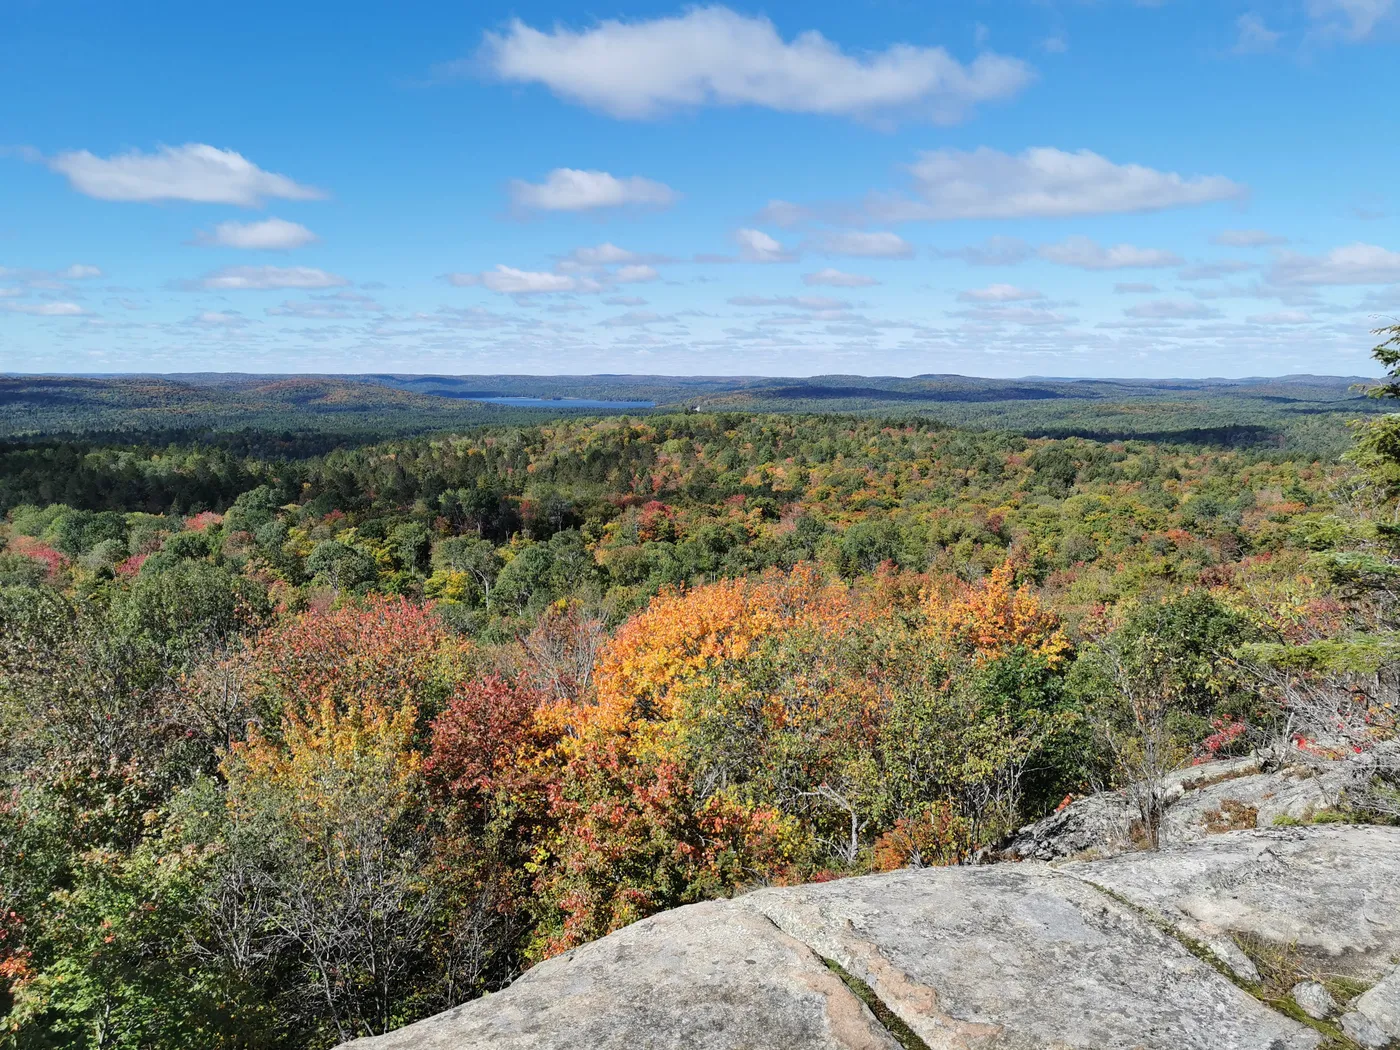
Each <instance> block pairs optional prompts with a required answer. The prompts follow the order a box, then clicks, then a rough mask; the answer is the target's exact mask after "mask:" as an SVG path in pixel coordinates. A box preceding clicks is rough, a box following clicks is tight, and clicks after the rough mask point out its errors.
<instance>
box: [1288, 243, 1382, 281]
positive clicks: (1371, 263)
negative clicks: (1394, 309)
mask: <svg viewBox="0 0 1400 1050" xmlns="http://www.w3.org/2000/svg"><path fill="white" fill-rule="evenodd" d="M1269 281H1270V283H1272V284H1281V285H1319V284H1390V283H1392V282H1395V281H1400V252H1392V251H1389V250H1388V249H1385V248H1381V247H1378V246H1377V245H1374V244H1348V245H1346V246H1344V247H1341V248H1333V249H1332V250H1331V251H1330V252H1327V253H1326V254H1325V255H1320V256H1311V255H1300V254H1298V253H1296V252H1285V253H1284V254H1283V255H1281V256H1280V257H1279V259H1278V261H1277V262H1276V263H1275V264H1274V266H1273V268H1272V269H1271V270H1270V271H1269Z"/></svg>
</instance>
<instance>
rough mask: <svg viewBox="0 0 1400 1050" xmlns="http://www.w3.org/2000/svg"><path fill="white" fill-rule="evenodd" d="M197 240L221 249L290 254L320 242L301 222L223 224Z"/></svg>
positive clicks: (196, 237) (265, 221)
mask: <svg viewBox="0 0 1400 1050" xmlns="http://www.w3.org/2000/svg"><path fill="white" fill-rule="evenodd" d="M195 240H196V241H197V242H198V243H200V244H208V245H214V246H218V247H221V248H250V249H256V250H262V251H287V250H290V249H292V248H300V247H302V246H304V245H307V244H311V243H313V242H315V241H317V240H319V238H318V237H317V236H316V235H315V234H314V233H312V232H311V231H310V230H308V229H307V228H306V227H305V226H303V225H301V223H298V222H288V221H287V220H286V219H260V220H259V221H257V222H221V223H219V225H217V226H215V227H214V231H213V232H212V233H205V232H204V231H202V230H201V231H200V232H199V233H197V234H196V235H195Z"/></svg>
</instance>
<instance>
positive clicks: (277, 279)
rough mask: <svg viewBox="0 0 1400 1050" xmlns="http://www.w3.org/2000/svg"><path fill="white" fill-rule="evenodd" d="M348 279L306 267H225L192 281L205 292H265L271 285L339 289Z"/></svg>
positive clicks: (275, 286) (273, 286)
mask: <svg viewBox="0 0 1400 1050" xmlns="http://www.w3.org/2000/svg"><path fill="white" fill-rule="evenodd" d="M349 283H350V281H349V280H348V279H346V278H344V277H341V276H340V275H339V274H335V273H327V272H326V271H325V270H317V269H315V268H314V267H310V266H225V267H224V268H223V269H221V270H215V271H214V272H213V273H210V274H206V275H205V276H203V277H201V278H200V279H199V280H198V281H196V282H194V285H195V287H197V288H203V289H205V290H207V291H216V292H218V291H224V292H226V291H265V290H267V289H273V288H340V287H343V286H345V285H347V284H349Z"/></svg>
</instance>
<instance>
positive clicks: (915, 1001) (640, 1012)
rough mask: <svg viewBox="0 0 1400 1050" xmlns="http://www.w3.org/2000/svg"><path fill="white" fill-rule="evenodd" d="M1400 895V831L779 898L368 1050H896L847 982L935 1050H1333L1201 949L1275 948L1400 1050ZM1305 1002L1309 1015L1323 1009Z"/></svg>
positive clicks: (608, 942) (1248, 834) (593, 950)
mask: <svg viewBox="0 0 1400 1050" xmlns="http://www.w3.org/2000/svg"><path fill="white" fill-rule="evenodd" d="M1397 872H1400V828H1391V827H1376V826H1370V827H1362V826H1346V825H1325V826H1313V827H1306V828H1275V829H1268V830H1255V831H1240V832H1231V833H1226V834H1220V835H1212V836H1210V837H1208V838H1205V839H1202V840H1200V841H1197V842H1195V843H1193V844H1184V845H1180V846H1176V847H1172V848H1170V849H1166V850H1163V851H1161V852H1158V853H1136V854H1130V855H1124V856H1118V857H1112V858H1107V859H1103V860H1096V861H1076V862H1066V863H1061V864H1059V865H1054V866H1052V865H1046V864H1042V863H1035V862H1028V863H1024V864H1001V865H991V866H985V867H961V868H935V869H925V870H919V871H912V870H909V871H901V872H895V873H891V874H887V875H876V876H868V877H865V878H853V879H845V880H840V881H835V882H829V883H823V884H820V885H812V886H802V887H793V888H784V889H765V890H759V891H756V892H754V893H750V894H748V895H746V896H743V897H739V898H736V899H735V900H732V901H725V902H718V903H713V904H702V905H695V906H692V907H689V908H681V909H678V910H676V911H674V912H669V913H666V914H663V915H658V916H655V917H653V918H651V919H646V920H644V921H642V922H639V923H637V924H635V925H633V926H630V927H628V928H627V929H625V930H622V931H619V932H618V933H615V934H613V935H612V936H610V937H606V938H604V939H603V940H601V941H598V942H596V943H594V944H591V945H587V946H585V947H583V948H580V949H577V950H575V951H573V952H570V953H568V954H566V955H564V956H561V957H559V958H557V959H553V960H551V961H549V962H546V963H544V964H542V965H540V966H537V967H536V968H535V969H533V970H531V971H530V972H529V973H527V974H526V975H525V976H524V977H522V978H521V979H520V980H519V981H517V982H516V983H515V984H514V985H512V986H511V987H510V988H508V989H506V990H505V991H503V992H500V993H498V994H496V995H493V996H490V997H488V998H485V999H481V1000H478V1001H476V1002H473V1003H468V1004H466V1005H465V1006H461V1007H458V1008H457V1009H455V1010H451V1011H448V1012H447V1013H445V1014H441V1015H439V1016H438V1017H435V1018H430V1019H429V1020H427V1021H423V1022H420V1023H419V1024H416V1025H412V1026H410V1027H408V1028H405V1029H402V1030H400V1031H399V1032H395V1033H391V1034H390V1035H387V1036H380V1037H378V1038H375V1039H369V1040H361V1041H359V1042H357V1043H354V1044H351V1045H353V1046H354V1047H355V1050H484V1048H487V1047H491V1048H501V1050H525V1048H527V1047H528V1048H531V1050H553V1048H560V1050H562V1048H564V1047H600V1048H611V1050H623V1048H628V1050H649V1048H675V1050H680V1048H682V1047H685V1048H692V1047H693V1048H696V1050H729V1048H752V1050H786V1048H794V1050H796V1048H799V1047H800V1048H807V1047H814V1048H825V1047H831V1048H862V1050H864V1048H870V1050H895V1047H896V1045H897V1044H896V1043H895V1041H894V1040H893V1039H892V1037H891V1036H890V1034H889V1033H888V1032H887V1031H886V1030H885V1028H884V1027H883V1026H882V1025H881V1024H880V1023H879V1022H878V1021H877V1020H876V1018H875V1017H874V1015H873V1014H872V1013H871V1012H870V1011H869V1010H868V1009H867V1008H866V1007H865V1005H864V1004H863V1003H861V1002H860V1000H859V999H857V998H856V997H855V996H854V995H853V994H852V993H851V992H850V991H849V990H848V988H847V987H846V985H845V984H844V983H843V982H842V981H841V980H840V979H839V978H838V977H837V976H836V975H835V974H834V973H833V972H832V971H831V970H829V969H828V968H827V967H826V966H825V965H824V964H823V961H822V960H823V959H831V960H834V961H836V962H838V963H840V964H841V966H842V967H844V968H845V969H846V970H847V971H849V972H850V973H852V974H854V975H855V976H856V977H858V978H860V979H861V980H862V981H864V982H866V983H867V984H868V985H869V986H870V987H871V988H872V989H873V990H874V992H875V994H876V995H877V996H878V997H879V999H880V1000H882V1001H883V1003H884V1005H885V1006H886V1007H888V1009H889V1010H890V1011H891V1012H893V1013H894V1014H896V1015H898V1016H899V1017H900V1019H901V1020H902V1021H903V1022H904V1023H905V1024H907V1025H908V1026H909V1027H910V1028H911V1029H913V1030H914V1031H915V1032H916V1033H918V1035H919V1036H920V1037H921V1038H922V1039H923V1040H924V1042H925V1043H926V1044H927V1045H928V1046H929V1047H930V1048H932V1050H1091V1048H1092V1050H1311V1048H1314V1047H1317V1046H1319V1044H1320V1043H1321V1036H1320V1034H1319V1033H1318V1032H1317V1031H1316V1030H1314V1029H1312V1028H1309V1027H1307V1026H1305V1025H1303V1024H1301V1023H1299V1022H1298V1021H1295V1020H1294V1019H1292V1018H1291V1017H1288V1016H1286V1015H1285V1014H1283V1013H1281V1012H1279V1011H1276V1010H1274V1009H1273V1008H1271V1007H1270V1006H1269V1005H1267V1004H1266V1003H1264V1002H1262V1001H1260V1000H1259V999H1257V998H1255V997H1254V996H1253V995H1251V994H1250V993H1249V991H1247V990H1246V989H1244V988H1241V987H1239V986H1238V985H1236V984H1235V983H1234V982H1233V981H1232V980H1230V979H1229V978H1228V977H1227V976H1225V974H1224V973H1222V972H1221V970H1220V969H1217V968H1216V967H1215V966H1214V965H1212V964H1211V963H1209V962H1206V961H1203V960H1202V959H1201V958H1198V957H1197V956H1196V955H1195V954H1193V953H1192V951H1190V950H1188V947H1187V942H1188V941H1195V942H1198V943H1200V944H1201V945H1209V944H1213V945H1215V947H1214V948H1213V949H1212V950H1214V951H1215V952H1216V953H1217V954H1218V955H1220V956H1221V958H1222V959H1223V960H1224V961H1225V963H1227V964H1229V959H1228V956H1230V954H1231V950H1232V949H1233V951H1234V952H1236V953H1238V945H1237V944H1236V940H1237V939H1240V940H1241V941H1242V942H1243V943H1245V944H1246V945H1247V946H1248V945H1249V944H1250V943H1251V939H1254V941H1255V942H1259V943H1262V942H1264V941H1267V942H1269V943H1270V944H1271V945H1272V946H1274V947H1276V948H1282V949H1284V950H1288V951H1292V950H1297V951H1298V952H1300V953H1302V954H1304V955H1308V956H1312V957H1315V958H1317V959H1318V960H1325V963H1320V964H1319V966H1318V969H1319V970H1325V971H1326V972H1330V973H1349V974H1352V975H1354V976H1356V977H1357V978H1359V979H1362V980H1366V981H1379V983H1377V984H1376V985H1375V986H1374V987H1373V988H1372V989H1371V990H1370V991H1368V992H1366V993H1365V994H1364V995H1362V996H1360V997H1358V998H1357V999H1356V1000H1355V1001H1354V1002H1353V1003H1351V1004H1349V1005H1348V1006H1346V1007H1345V1010H1346V1013H1344V1015H1343V1017H1342V1018H1341V1019H1340V1021H1339V1023H1341V1024H1342V1025H1343V1026H1344V1028H1345V1030H1346V1031H1347V1032H1348V1033H1349V1034H1350V1037H1351V1038H1352V1039H1353V1040H1354V1041H1355V1042H1356V1043H1357V1044H1358V1045H1363V1046H1385V1045H1387V1044H1388V1043H1389V1041H1390V1040H1391V1039H1393V1038H1400V1037H1396V1036H1394V1035H1392V1034H1391V1030H1390V1029H1389V1028H1388V1027H1387V1026H1393V1025H1394V1024H1395V1023H1396V1020H1397V1010H1396V1006H1397V1004H1396V996H1397V992H1400V976H1397V974H1396V968H1395V966H1394V963H1395V961H1396V959H1400V878H1397V877H1396V873H1397ZM1239 954H1240V955H1241V957H1242V958H1243V955H1242V953H1239ZM1244 964H1246V965H1252V964H1249V960H1248V959H1247V958H1245V959H1244ZM1231 965H1236V966H1237V967H1238V965H1239V960H1235V963H1234V964H1231ZM1244 979H1245V980H1246V981H1248V980H1252V978H1249V977H1245V978H1244ZM1324 991H1325V990H1324ZM1295 996H1296V998H1297V1001H1298V1002H1299V1003H1301V1004H1304V1005H1307V1004H1308V1003H1307V1001H1308V1000H1310V998H1311V997H1312V991H1311V990H1303V989H1301V988H1300V989H1297V990H1295ZM1319 1004H1320V1000H1318V1002H1315V1003H1313V1005H1314V1006H1315V1007H1316V1006H1318V1005H1319ZM1397 1045H1400V1044H1397Z"/></svg>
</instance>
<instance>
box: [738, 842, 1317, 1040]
mask: <svg viewBox="0 0 1400 1050" xmlns="http://www.w3.org/2000/svg"><path fill="white" fill-rule="evenodd" d="M739 903H741V904H742V905H743V906H745V907H750V908H757V909H759V910H760V911H762V912H763V913H764V914H765V915H767V916H768V917H769V918H771V919H772V920H773V921H774V922H775V923H777V925H778V926H779V927H781V928H782V929H783V930H785V931H786V932H788V933H790V934H792V935H793V936H794V937H796V938H798V939H799V940H801V941H803V942H804V943H807V944H810V945H812V947H813V948H815V949H816V950H817V952H818V953H819V954H821V955H823V956H825V957H827V958H831V959H835V960H836V961H837V962H839V963H840V964H841V965H842V966H844V967H845V968H846V969H847V970H849V971H850V972H851V973H853V974H855V975H856V976H858V977H860V978H861V979H862V980H864V981H866V982H867V983H868V984H869V985H870V986H871V988H873V989H874V990H875V993H876V994H877V995H878V996H879V997H880V998H881V999H882V1000H883V1001H884V1002H885V1004H886V1005H887V1006H889V1007H890V1009H891V1010H893V1011H894V1012H895V1013H897V1014H898V1015H899V1017H900V1018H901V1019H902V1020H903V1021H904V1022H905V1023H906V1024H908V1025H909V1027H910V1028H912V1029H913V1030H914V1031H915V1032H916V1033H918V1035H919V1036H920V1037H921V1038H922V1039H923V1040H924V1041H925V1042H926V1043H928V1044H929V1046H931V1047H979V1048H981V1047H987V1048H992V1047H996V1048H1003V1047H1005V1048H1031V1047H1064V1048H1069V1047H1075V1048H1081V1047H1082V1048H1086V1050H1087V1048H1094V1050H1118V1048H1122V1050H1128V1048H1138V1047H1143V1048H1159V1047H1160V1048H1162V1050H1167V1048H1174V1050H1196V1048H1199V1050H1234V1048H1240V1050H1243V1048H1246V1047H1249V1048H1256V1047H1257V1048H1258V1050H1285V1048H1288V1050H1292V1048H1295V1047H1312V1046H1316V1045H1317V1043H1318V1042H1319V1039H1318V1037H1317V1034H1316V1033H1315V1032H1313V1031H1311V1030H1310V1029H1307V1028H1304V1027H1303V1026H1301V1025H1299V1024H1297V1023H1296V1022H1294V1021H1292V1020H1289V1019H1288V1018H1286V1017H1284V1016H1282V1015H1280V1014H1277V1013H1275V1012H1273V1011H1272V1010H1270V1009H1269V1008H1267V1007H1265V1006H1264V1005H1262V1004H1261V1003H1259V1002H1258V1001H1257V1000H1256V999H1254V998H1253V997H1251V996H1250V995H1248V994H1247V993H1246V992H1244V991H1242V990H1240V989H1239V988H1237V987H1236V986H1235V985H1234V984H1232V983H1231V982H1229V981H1228V980H1225V979H1224V978H1222V977H1221V976H1220V974H1219V973H1218V972H1216V971H1215V970H1214V969H1213V968H1211V967H1210V966H1208V965H1207V964H1205V963H1203V962H1201V961H1200V960H1199V959H1197V958H1196V957H1195V956H1193V955H1192V954H1190V953H1189V952H1188V951H1187V950H1186V949H1185V948H1184V947H1182V945H1181V944H1180V943H1179V942H1178V941H1177V940H1175V939H1174V938H1172V937H1170V936H1168V935H1167V934H1164V933H1163V932H1161V931H1160V930H1158V929H1157V928H1156V927H1154V926H1152V925H1151V924H1149V923H1148V922H1146V921H1144V920H1143V919H1142V918H1141V917H1140V916H1138V915H1137V914H1136V913H1135V912H1134V911H1132V910H1130V909H1128V908H1125V907H1123V906H1122V905H1120V904H1118V903H1117V902H1116V901H1114V900H1113V899H1111V898H1110V897H1108V896H1106V895H1104V894H1103V893H1101V892H1099V891H1098V890H1096V889H1094V888H1092V887H1090V886H1087V885H1084V884H1082V883H1080V882H1078V881H1077V880H1075V879H1071V878H1066V877H1065V876H1063V875H1060V874H1059V873H1057V872H1055V871H1053V870H1049V869H1046V868H1041V867H1032V866H1025V865H998V866H993V867H984V868H943V869H934V870H927V871H917V872H901V873H896V874H892V875H882V876H873V877H869V878H863V879H850V880H846V881H843V882H831V883H825V884H823V885H820V886H807V887H801V888H797V889H785V890H762V891H759V892H757V893H753V894H750V895H749V896H747V897H745V898H743V899H742V901H740V902H739Z"/></svg>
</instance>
